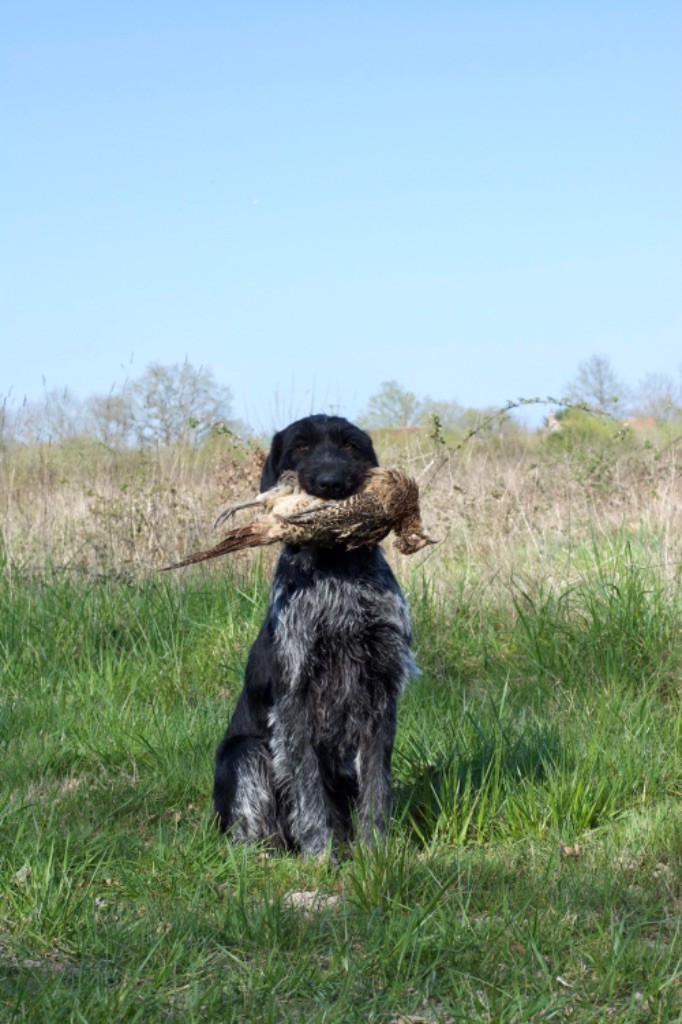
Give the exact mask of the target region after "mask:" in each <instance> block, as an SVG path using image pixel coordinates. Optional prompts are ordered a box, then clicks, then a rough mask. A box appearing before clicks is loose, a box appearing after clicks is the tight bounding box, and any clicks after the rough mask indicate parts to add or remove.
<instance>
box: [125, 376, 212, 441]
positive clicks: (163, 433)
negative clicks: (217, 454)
mask: <svg viewBox="0 0 682 1024" xmlns="http://www.w3.org/2000/svg"><path fill="white" fill-rule="evenodd" d="M131 393H132V396H133V398H134V401H135V422H134V426H135V433H136V435H137V439H138V441H140V443H150V442H152V443H157V444H164V445H170V444H174V443H175V442H178V441H182V442H184V443H188V444H191V443H193V442H195V441H197V440H198V439H199V438H201V437H202V436H204V435H205V434H206V433H207V431H209V430H210V429H211V427H213V426H215V425H217V424H219V423H227V422H229V420H230V415H231V405H232V392H231V391H230V389H229V388H228V387H225V386H224V385H222V384H219V383H218V382H217V381H216V379H215V377H214V375H213V371H212V370H209V369H206V368H205V367H200V368H199V369H196V367H194V366H192V365H191V363H189V362H188V361H187V360H185V362H184V363H182V364H179V363H174V364H173V365H172V366H163V365H162V364H161V363H151V364H150V366H148V367H147V369H146V370H145V372H144V373H143V375H142V376H141V377H140V378H139V379H138V380H136V381H135V382H134V383H133V384H132V386H131Z"/></svg>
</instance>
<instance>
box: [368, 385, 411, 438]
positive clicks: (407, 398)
mask: <svg viewBox="0 0 682 1024" xmlns="http://www.w3.org/2000/svg"><path fill="white" fill-rule="evenodd" d="M420 411H421V402H420V401H419V399H418V398H417V396H416V395H415V394H414V392H412V391H406V390H405V389H404V388H402V387H401V386H400V384H398V382H397V381H395V380H386V381H384V382H383V384H382V385H381V388H380V390H379V391H378V392H377V393H376V395H372V396H371V398H370V399H369V402H368V403H367V410H366V412H365V413H364V414H363V415H362V417H361V423H364V424H365V425H366V426H368V427H412V426H414V425H415V424H416V423H417V422H418V420H419V414H420Z"/></svg>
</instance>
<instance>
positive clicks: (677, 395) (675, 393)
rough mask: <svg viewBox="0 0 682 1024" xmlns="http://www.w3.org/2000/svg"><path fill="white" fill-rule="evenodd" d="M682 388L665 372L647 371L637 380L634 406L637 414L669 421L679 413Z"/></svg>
mask: <svg viewBox="0 0 682 1024" xmlns="http://www.w3.org/2000/svg"><path fill="white" fill-rule="evenodd" d="M681 406H682V388H680V387H678V386H677V385H676V384H675V381H674V380H673V379H672V377H670V376H669V375H668V374H667V373H647V374H646V376H645V377H643V378H642V380H641V381H640V382H639V385H638V387H637V393H636V398H635V408H636V411H637V414H638V415H639V416H651V417H653V419H655V420H656V421H657V422H658V423H670V422H672V420H674V419H675V417H676V416H678V415H679V413H680V411H681V410H680V407H681Z"/></svg>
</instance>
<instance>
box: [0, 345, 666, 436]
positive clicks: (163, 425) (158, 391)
mask: <svg viewBox="0 0 682 1024" xmlns="http://www.w3.org/2000/svg"><path fill="white" fill-rule="evenodd" d="M562 402H563V403H564V405H566V404H570V403H571V402H573V403H575V404H576V405H578V404H580V405H588V406H590V407H591V408H593V409H600V410H602V411H603V412H605V413H606V414H608V415H609V416H613V417H616V418H622V419H624V418H626V417H629V416H639V417H646V418H650V419H652V420H653V421H655V422H656V423H657V424H666V423H671V422H673V421H674V420H676V419H679V418H682V367H680V379H678V380H677V381H676V380H675V379H674V378H673V377H671V376H669V375H667V374H660V373H649V374H647V375H646V376H645V377H644V378H643V379H642V380H641V381H640V383H639V385H638V386H637V387H636V388H629V387H628V386H627V385H626V383H625V382H624V381H623V380H622V379H621V378H620V377H619V376H618V374H617V373H616V371H615V370H614V369H613V367H612V365H611V363H610V362H609V360H608V359H606V358H605V357H604V356H592V357H591V358H590V359H588V360H586V361H585V362H584V363H581V364H580V365H579V366H578V369H577V371H576V374H575V376H574V377H573V378H572V380H570V381H569V382H568V384H567V385H566V390H565V394H564V396H563V397H562ZM495 412H496V410H495V409H493V408H485V409H480V408H472V407H469V406H466V405H462V404H460V403H459V402H458V401H456V400H454V399H447V400H443V399H433V398H431V397H430V396H425V397H419V396H418V395H417V394H415V393H414V392H413V391H410V390H408V389H406V388H404V387H402V386H401V384H399V383H398V382H397V381H395V380H388V381H384V382H383V383H382V384H381V386H380V388H379V390H378V391H377V392H376V394H374V395H372V396H371V397H370V399H369V401H368V403H367V406H366V408H365V409H364V411H363V412H362V413H361V414H360V416H359V417H358V419H359V422H360V423H361V424H362V425H363V426H365V427H367V428H369V429H382V428H394V429H395V428H406V427H419V426H424V425H431V424H433V423H434V418H437V422H438V423H439V425H440V426H441V427H442V428H443V429H446V430H452V429H460V430H464V431H468V430H475V429H477V428H478V426H479V424H480V423H481V422H483V421H485V420H486V419H491V424H490V429H495V428H496V427H497V428H499V424H500V422H501V421H500V420H495V418H494V414H495ZM226 431H236V432H239V433H242V434H243V433H248V432H249V428H248V426H246V425H245V424H243V423H240V422H238V421H236V420H235V419H234V417H233V414H232V392H231V390H230V388H229V387H227V386H226V385H224V384H221V383H220V382H219V381H218V380H216V378H215V375H214V373H213V371H212V370H210V369H208V368H206V367H199V368H197V367H194V366H192V364H191V363H190V362H188V361H187V360H186V361H185V362H184V363H174V364H172V365H163V364H161V363H151V364H150V365H149V366H148V367H147V369H146V370H145V371H144V373H142V374H141V376H140V377H138V378H136V379H133V380H130V381H128V382H127V383H126V384H125V385H124V386H123V387H121V388H119V389H117V390H112V391H110V392H109V393H108V394H105V395H92V396H91V397H90V398H88V399H86V400H85V401H80V400H79V399H78V398H77V397H76V396H74V395H73V394H72V393H71V392H70V391H69V390H68V389H66V388H65V389H53V390H48V391H46V392H45V394H44V395H43V398H42V400H40V401H24V403H23V404H22V405H21V406H20V407H19V408H18V409H12V408H11V405H10V403H9V402H8V401H7V399H5V401H4V403H3V404H2V406H0V444H3V445H8V444H30V443H36V442H38V443H40V442H43V443H61V442H64V441H69V440H76V439H78V438H92V439H94V440H96V441H99V442H101V443H102V444H105V445H107V446H111V447H126V446H131V445H139V446H144V445H164V446H166V445H173V444H188V445H198V444H201V443H203V441H204V440H205V439H206V437H207V436H209V435H210V434H212V433H216V432H226Z"/></svg>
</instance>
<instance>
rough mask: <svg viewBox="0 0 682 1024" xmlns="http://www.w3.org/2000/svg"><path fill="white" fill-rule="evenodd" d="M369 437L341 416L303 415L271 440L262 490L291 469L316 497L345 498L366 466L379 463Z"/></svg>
mask: <svg viewBox="0 0 682 1024" xmlns="http://www.w3.org/2000/svg"><path fill="white" fill-rule="evenodd" d="M378 465H379V463H378V460H377V457H376V454H375V452H374V447H373V445H372V441H371V438H370V437H369V435H368V434H366V433H365V432H364V430H360V428H359V427H356V426H355V425H354V424H353V423H349V421H348V420H346V419H344V418H343V417H342V416H325V415H318V416H305V417H304V418H303V419H301V420H296V422H295V423H292V424H290V425H289V426H288V427H285V429H284V430H280V431H279V433H277V434H275V436H274V437H273V439H272V446H271V448H270V454H269V455H268V457H267V459H266V460H265V465H264V466H263V475H262V477H261V490H263V491H266V490H268V489H269V488H270V487H273V486H274V484H275V483H276V482H277V480H278V479H279V478H280V476H281V475H282V473H284V472H285V471H286V470H294V471H295V472H296V473H297V474H298V479H299V481H300V483H301V486H302V487H303V489H304V490H305V491H307V492H308V493H309V494H314V495H315V496H316V497H318V498H347V497H349V496H350V495H351V494H355V492H356V491H358V490H359V489H360V487H361V486H362V483H363V481H364V479H365V475H366V473H367V470H368V469H372V468H373V467H374V466H378Z"/></svg>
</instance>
